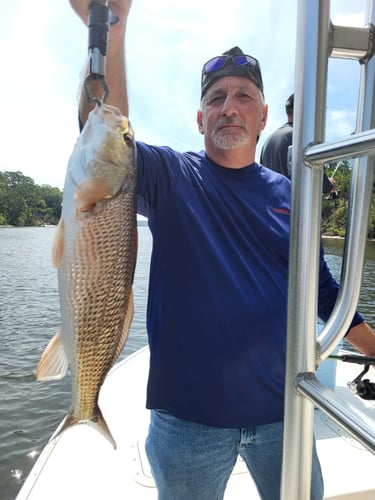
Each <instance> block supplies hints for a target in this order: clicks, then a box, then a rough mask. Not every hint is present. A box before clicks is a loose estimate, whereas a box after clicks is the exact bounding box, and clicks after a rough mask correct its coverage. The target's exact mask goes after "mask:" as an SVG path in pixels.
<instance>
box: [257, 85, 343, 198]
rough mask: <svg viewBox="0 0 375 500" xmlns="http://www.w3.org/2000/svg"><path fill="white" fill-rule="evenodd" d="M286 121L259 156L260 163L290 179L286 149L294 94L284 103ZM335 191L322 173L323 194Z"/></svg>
mask: <svg viewBox="0 0 375 500" xmlns="http://www.w3.org/2000/svg"><path fill="white" fill-rule="evenodd" d="M285 112H286V115H287V121H286V123H284V124H283V125H281V127H279V128H278V129H276V130H275V131H274V132H273V133H272V134H271V135H270V136H269V137H268V138H267V139H266V141H265V143H264V144H263V148H262V151H261V154H260V163H261V164H262V165H264V166H265V167H267V168H270V169H271V170H274V171H275V172H280V174H283V175H285V177H288V179H290V174H291V172H290V162H289V158H288V148H289V146H291V145H292V142H293V114H294V94H292V95H290V96H289V97H288V99H287V100H286V103H285ZM331 191H335V182H334V180H333V179H329V178H328V177H327V174H326V173H323V193H325V194H326V193H330V192H331Z"/></svg>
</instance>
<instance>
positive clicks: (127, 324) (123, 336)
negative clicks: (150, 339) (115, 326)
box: [113, 288, 134, 363]
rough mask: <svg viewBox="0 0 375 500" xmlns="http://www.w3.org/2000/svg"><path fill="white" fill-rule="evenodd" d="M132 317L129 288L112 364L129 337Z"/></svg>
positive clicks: (131, 294)
mask: <svg viewBox="0 0 375 500" xmlns="http://www.w3.org/2000/svg"><path fill="white" fill-rule="evenodd" d="M133 316H134V301H133V289H132V288H131V289H130V293H129V300H128V307H127V308H126V314H125V318H124V324H123V326H122V332H121V338H120V341H119V343H118V346H117V349H116V352H115V356H114V358H113V363H114V362H115V361H116V359H117V358H118V357H119V356H120V354H121V352H122V350H123V349H124V346H125V343H126V340H127V338H128V335H129V330H130V325H131V323H132V321H133Z"/></svg>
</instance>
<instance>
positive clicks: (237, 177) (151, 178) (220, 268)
mask: <svg viewBox="0 0 375 500" xmlns="http://www.w3.org/2000/svg"><path fill="white" fill-rule="evenodd" d="M90 1H91V0H71V4H72V5H73V7H74V8H75V10H76V11H77V12H78V13H79V15H80V16H81V18H82V19H83V20H84V21H87V9H88V5H89V3H90ZM130 5H131V0H117V1H112V2H111V1H109V7H110V8H111V9H112V11H113V13H114V14H116V15H118V16H119V18H120V19H119V22H118V23H117V24H116V25H114V26H113V27H112V28H111V30H110V34H109V36H110V41H109V53H108V56H107V75H108V83H109V88H110V98H109V100H108V102H109V103H110V104H114V105H116V106H118V107H119V108H120V109H121V110H122V112H123V113H124V114H127V113H128V107H127V98H126V83H125V65H124V38H125V37H124V35H125V27H126V22H127V18H128V13H129V10H130ZM201 94H202V99H201V107H200V109H199V111H198V113H197V123H198V128H199V131H200V132H201V133H202V134H203V135H204V143H205V152H203V153H178V152H176V151H174V150H172V149H170V148H167V147H155V146H149V145H146V144H144V143H141V142H138V143H137V153H138V159H137V162H138V195H139V205H138V210H139V212H140V213H141V214H143V215H145V216H146V217H148V221H149V226H150V229H151V232H152V235H153V254H152V263H151V269H150V283H149V302H148V311H147V330H148V339H149V346H150V352H151V359H150V372H149V380H148V387H147V407H148V408H150V409H151V410H152V411H151V423H150V429H149V435H148V438H147V443H146V451H147V455H148V459H149V461H150V465H151V468H152V472H153V475H154V478H155V482H156V485H157V488H158V493H159V499H162V500H172V499H173V500H191V499H197V500H213V499H222V498H223V496H224V491H225V487H226V483H227V481H228V479H229V476H230V474H231V472H232V469H233V467H234V464H235V462H236V459H237V455H238V454H239V453H240V454H241V456H242V457H243V458H244V460H245V462H246V464H247V466H248V468H249V470H250V471H251V474H252V476H253V478H254V480H255V483H256V485H257V488H258V490H259V493H260V495H261V497H262V498H263V499H267V500H276V499H278V498H279V493H280V491H279V490H280V474H281V472H280V471H281V462H282V419H283V397H284V387H283V385H284V368H285V336H286V310H287V278H288V269H287V268H288V248H289V208H290V181H289V180H288V179H287V178H286V177H284V176H281V175H280V174H277V173H275V172H273V171H271V170H269V169H266V168H264V167H262V166H261V165H258V164H257V163H255V161H254V157H255V148H256V142H257V138H258V136H259V134H260V133H261V131H262V130H263V129H264V127H265V124H266V119H267V106H266V105H265V103H264V96H263V83H262V76H261V72H260V67H259V63H258V61H257V60H256V59H254V58H253V57H251V56H247V55H245V54H243V52H242V51H241V50H240V49H239V48H238V47H236V48H234V49H231V50H230V51H228V52H227V54H226V55H220V56H217V57H214V58H212V59H210V60H209V61H208V62H207V63H206V64H205V65H204V67H203V70H202V77H201ZM88 111H89V107H88V105H87V101H86V98H85V96H83V98H82V100H81V105H80V118H81V120H82V121H83V122H84V121H85V119H86V117H87V113H88ZM337 289H338V287H337V284H336V282H335V281H334V280H333V279H332V277H331V275H330V273H329V270H328V268H327V266H326V264H325V262H324V260H323V259H321V267H320V300H319V312H320V314H321V316H322V319H323V320H325V319H327V317H328V315H329V313H330V311H331V309H332V308H333V305H334V302H335V299H336V296H337ZM323 296H324V300H323V299H322V297H323ZM347 339H348V340H349V341H351V342H352V343H353V344H354V345H356V346H357V347H359V348H361V349H362V350H363V351H364V352H366V354H368V355H374V354H375V334H374V332H373V331H372V330H371V328H370V327H369V326H368V325H367V324H366V323H364V322H363V320H362V318H361V316H360V315H359V314H356V315H355V317H354V318H353V322H352V326H351V329H350V331H349V333H348V335H347ZM244 494H245V495H246V492H244ZM322 497H323V484H322V476H321V471H320V466H319V461H318V457H317V454H316V450H315V448H314V450H313V471H312V489H311V498H312V499H314V500H318V499H321V498H322Z"/></svg>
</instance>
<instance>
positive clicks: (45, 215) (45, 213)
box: [0, 160, 375, 239]
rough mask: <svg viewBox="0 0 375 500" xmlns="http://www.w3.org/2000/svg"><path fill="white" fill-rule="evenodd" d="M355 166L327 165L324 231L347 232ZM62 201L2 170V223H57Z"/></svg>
mask: <svg viewBox="0 0 375 500" xmlns="http://www.w3.org/2000/svg"><path fill="white" fill-rule="evenodd" d="M336 167H337V168H336ZM352 168H353V164H352V161H351V160H340V161H338V162H332V163H330V164H329V165H327V166H326V167H325V172H326V174H327V175H328V177H331V176H332V174H333V173H334V174H335V175H334V179H335V181H336V192H333V193H330V194H329V195H323V202H322V234H324V235H326V236H345V230H346V220H347V213H348V206H349V190H350V180H351V173H352ZM61 202H62V191H60V189H58V188H56V187H51V186H48V185H42V186H38V185H37V184H35V182H34V181H33V179H31V178H30V177H26V176H24V175H23V174H22V172H0V225H12V226H41V225H45V224H57V223H58V221H59V218H60V214H61ZM368 238H370V239H375V197H373V198H372V203H371V211H370V221H369V226H368Z"/></svg>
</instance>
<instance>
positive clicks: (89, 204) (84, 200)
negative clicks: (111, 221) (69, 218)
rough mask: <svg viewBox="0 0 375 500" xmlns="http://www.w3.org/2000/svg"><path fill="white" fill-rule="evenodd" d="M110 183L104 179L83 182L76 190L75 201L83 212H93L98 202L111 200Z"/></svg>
mask: <svg viewBox="0 0 375 500" xmlns="http://www.w3.org/2000/svg"><path fill="white" fill-rule="evenodd" d="M111 196H112V195H111V192H110V190H109V186H108V183H107V181H106V179H105V178H104V177H94V178H92V179H87V180H86V181H84V182H82V183H81V184H80V185H79V186H78V187H77V189H76V192H75V194H74V199H75V201H76V202H77V204H78V209H79V210H80V211H81V212H87V211H89V210H91V209H92V208H93V207H94V206H95V204H96V203H97V202H98V201H101V200H105V199H106V198H111Z"/></svg>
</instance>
